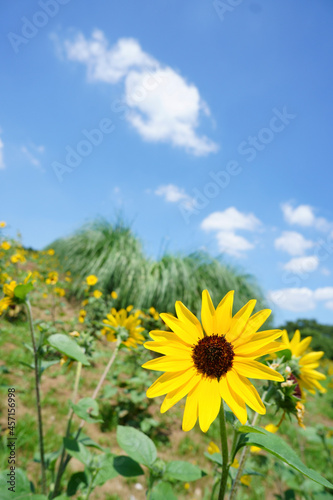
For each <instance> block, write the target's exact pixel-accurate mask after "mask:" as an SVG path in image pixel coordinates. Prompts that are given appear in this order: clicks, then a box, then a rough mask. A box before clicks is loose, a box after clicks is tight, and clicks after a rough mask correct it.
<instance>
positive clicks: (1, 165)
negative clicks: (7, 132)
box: [0, 138, 5, 170]
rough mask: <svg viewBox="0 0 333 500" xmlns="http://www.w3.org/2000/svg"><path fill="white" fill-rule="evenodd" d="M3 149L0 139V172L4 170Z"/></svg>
mask: <svg viewBox="0 0 333 500" xmlns="http://www.w3.org/2000/svg"><path fill="white" fill-rule="evenodd" d="M3 148H4V144H3V142H2V140H1V138H0V170H2V169H4V168H5V162H4V158H3Z"/></svg>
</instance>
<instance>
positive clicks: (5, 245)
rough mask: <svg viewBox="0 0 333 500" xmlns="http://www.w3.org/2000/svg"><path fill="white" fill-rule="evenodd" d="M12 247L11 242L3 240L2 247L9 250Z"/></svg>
mask: <svg viewBox="0 0 333 500" xmlns="http://www.w3.org/2000/svg"><path fill="white" fill-rule="evenodd" d="M10 247H11V245H10V243H8V241H3V242H2V244H1V248H2V249H3V250H9V249H10Z"/></svg>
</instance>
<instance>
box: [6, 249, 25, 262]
mask: <svg viewBox="0 0 333 500" xmlns="http://www.w3.org/2000/svg"><path fill="white" fill-rule="evenodd" d="M10 260H11V261H12V263H13V264H16V263H17V262H25V257H24V255H23V254H22V253H19V252H17V253H15V254H14V255H12V256H11V258H10Z"/></svg>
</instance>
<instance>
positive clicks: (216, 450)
mask: <svg viewBox="0 0 333 500" xmlns="http://www.w3.org/2000/svg"><path fill="white" fill-rule="evenodd" d="M207 451H208V453H209V454H210V455H213V454H214V453H220V448H219V447H218V446H217V445H216V444H215V443H214V441H211V442H210V443H209V445H208V448H207Z"/></svg>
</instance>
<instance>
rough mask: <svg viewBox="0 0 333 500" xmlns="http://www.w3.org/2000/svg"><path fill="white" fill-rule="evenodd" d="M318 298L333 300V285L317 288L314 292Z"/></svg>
mask: <svg viewBox="0 0 333 500" xmlns="http://www.w3.org/2000/svg"><path fill="white" fill-rule="evenodd" d="M314 296H315V298H316V300H333V287H332V286H325V287H323V288H317V290H315V292H314Z"/></svg>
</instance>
